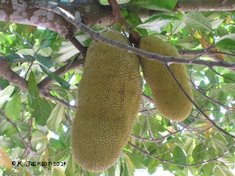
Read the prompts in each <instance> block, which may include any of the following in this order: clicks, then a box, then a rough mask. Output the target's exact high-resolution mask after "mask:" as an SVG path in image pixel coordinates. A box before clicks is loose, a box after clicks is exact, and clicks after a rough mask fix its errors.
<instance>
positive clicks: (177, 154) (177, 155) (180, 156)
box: [173, 146, 187, 164]
mask: <svg viewBox="0 0 235 176" xmlns="http://www.w3.org/2000/svg"><path fill="white" fill-rule="evenodd" d="M173 157H174V161H175V162H176V163H177V164H185V163H186V159H187V157H186V155H185V153H184V151H183V150H182V149H181V148H180V147H178V146H176V147H175V149H174V151H173Z"/></svg>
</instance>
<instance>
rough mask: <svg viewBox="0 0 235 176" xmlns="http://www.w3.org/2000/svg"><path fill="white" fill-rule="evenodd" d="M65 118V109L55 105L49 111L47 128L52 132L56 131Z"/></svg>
mask: <svg viewBox="0 0 235 176" xmlns="http://www.w3.org/2000/svg"><path fill="white" fill-rule="evenodd" d="M64 117H65V107H64V106H62V105H60V104H57V105H56V106H55V108H54V109H53V110H52V111H51V115H50V117H49V118H48V119H47V127H48V128H49V129H50V130H52V131H57V129H58V128H59V126H60V124H61V122H62V121H63V119H64Z"/></svg>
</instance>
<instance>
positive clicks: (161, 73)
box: [139, 36, 193, 121]
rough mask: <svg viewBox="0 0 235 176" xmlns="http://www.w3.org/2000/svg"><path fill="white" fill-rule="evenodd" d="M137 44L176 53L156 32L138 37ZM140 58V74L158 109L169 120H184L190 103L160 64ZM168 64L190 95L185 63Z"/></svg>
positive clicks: (144, 47) (151, 49)
mask: <svg viewBox="0 0 235 176" xmlns="http://www.w3.org/2000/svg"><path fill="white" fill-rule="evenodd" d="M139 47H140V48H141V49H143V50H146V51H150V52H154V53H158V54H161V55H165V56H175V57H178V56H179V53H178V52H177V50H176V49H175V48H174V47H172V46H171V45H170V44H168V43H167V42H165V41H164V40H162V39H161V38H159V37H156V36H147V37H144V38H142V39H140V44H139ZM140 62H141V66H142V70H143V74H144V78H145V80H146V82H147V83H148V84H149V85H150V88H151V91H152V94H153V99H154V102H155V104H156V107H157V109H158V110H159V112H160V113H162V114H163V115H164V116H165V117H166V118H168V119H170V120H174V121H182V120H184V119H185V118H186V117H187V116H188V115H189V114H190V112H191V110H192V103H191V102H190V100H189V99H188V98H187V97H186V96H185V94H184V93H183V91H182V90H181V89H180V87H179V86H178V85H177V83H176V82H175V80H174V78H173V77H172V76H171V74H170V72H169V71H168V70H167V68H166V67H165V66H164V64H162V63H160V62H158V61H151V60H148V59H146V58H141V59H140ZM170 68H171V70H172V71H173V73H174V75H175V77H176V78H177V80H178V81H179V83H180V84H181V85H182V87H183V88H184V90H185V91H186V93H187V94H188V95H189V96H190V97H191V98H192V96H193V94H192V88H191V85H190V82H189V80H188V76H187V70H186V67H185V66H184V65H182V64H171V65H170Z"/></svg>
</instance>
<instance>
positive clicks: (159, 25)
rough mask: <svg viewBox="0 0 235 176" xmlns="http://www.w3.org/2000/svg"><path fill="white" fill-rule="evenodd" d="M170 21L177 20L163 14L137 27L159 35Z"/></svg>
mask: <svg viewBox="0 0 235 176" xmlns="http://www.w3.org/2000/svg"><path fill="white" fill-rule="evenodd" d="M172 20H177V18H176V17H174V16H171V15H165V14H160V15H154V16H152V17H150V18H149V19H148V20H147V21H145V22H144V23H142V24H140V25H138V26H137V27H138V28H143V29H147V30H150V31H155V32H157V33H160V32H161V31H162V29H163V28H164V27H165V26H167V25H168V24H169V23H170V22H171V21H172Z"/></svg>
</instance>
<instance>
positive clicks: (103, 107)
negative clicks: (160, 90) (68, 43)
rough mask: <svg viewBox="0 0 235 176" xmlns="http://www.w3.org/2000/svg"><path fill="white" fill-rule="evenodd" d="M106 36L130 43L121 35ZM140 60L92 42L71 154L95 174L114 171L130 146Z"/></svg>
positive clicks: (80, 94) (136, 100) (82, 85)
mask: <svg viewBox="0 0 235 176" xmlns="http://www.w3.org/2000/svg"><path fill="white" fill-rule="evenodd" d="M103 35H104V36H106V37H108V38H110V39H113V40H116V41H119V42H122V43H126V44H127V43H128V41H127V39H126V38H125V37H124V36H123V35H122V34H121V33H119V32H116V31H108V32H105V33H103ZM140 81H141V78H140V76H139V61H138V58H137V57H136V56H135V55H134V54H131V53H128V52H126V51H124V50H121V49H118V48H115V47H112V46H108V45H106V44H103V43H101V42H96V41H93V42H92V44H91V46H90V47H89V49H88V52H87V57H86V62H85V67H84V74H83V76H82V79H81V81H80V84H79V88H78V91H79V94H78V110H77V113H76V117H75V119H74V121H73V125H72V139H71V140H72V154H73V156H74V158H75V160H76V162H77V163H78V164H79V165H80V166H81V167H82V168H84V169H86V170H88V171H92V172H98V171H103V170H106V169H108V168H109V167H111V166H112V165H113V164H114V163H115V161H116V160H117V159H118V157H119V156H120V154H121V152H122V149H123V147H124V146H125V145H126V144H127V142H128V138H129V135H130V132H131V128H132V125H133V123H134V119H135V118H136V115H137V113H138V110H139V105H140V99H141V83H140Z"/></svg>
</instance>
